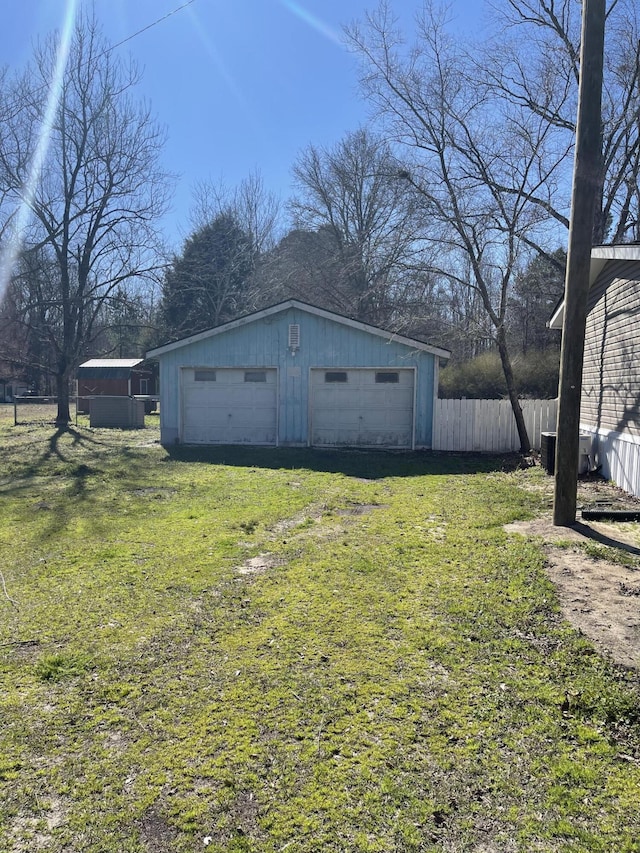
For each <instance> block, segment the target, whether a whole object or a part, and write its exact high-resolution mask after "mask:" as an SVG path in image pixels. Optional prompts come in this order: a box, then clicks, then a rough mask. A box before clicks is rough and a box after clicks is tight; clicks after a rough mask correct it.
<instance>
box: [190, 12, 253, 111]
mask: <svg viewBox="0 0 640 853" xmlns="http://www.w3.org/2000/svg"><path fill="white" fill-rule="evenodd" d="M187 15H188V16H189V18H190V19H191V23H192V24H193V29H194V31H195V33H196V35H197V37H198V38H199V39H200V41H201V42H202V44H203V46H204V48H205V50H206V51H207V53H208V54H209V56H210V57H211V59H212V60H213V62H214V63H215V66H216V68H217V69H218V73H219V74H220V76H221V77H222V79H223V80H224V82H225V83H226V84H227V86H228V87H229V90H230V91H231V92H232V93H233V96H234V97H235V98H236V100H237V101H238V103H239V104H240V106H241V107H242V109H243V110H244V112H245V114H246V116H247V118H249V119H250V120H252V121H253V113H252V110H251V109H250V107H249V103H248V102H247V99H246V98H245V97H244V95H243V94H242V92H241V91H240V89H239V88H238V86H237V85H236V82H235V80H234V79H233V77H232V76H231V74H230V73H229V71H228V70H227V67H226V66H225V64H224V62H223V61H222V57H221V56H220V54H219V52H218V50H217V48H216V46H215V44H214V43H213V41H212V39H211V37H210V36H209V34H208V33H207V31H206V29H205V27H204V26H203V25H202V23H201V22H200V19H199V18H198V15H197V14H196V12H195V10H194V9H193V8H192V7H191V6H189V7H188V8H187Z"/></svg>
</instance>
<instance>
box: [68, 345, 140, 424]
mask: <svg viewBox="0 0 640 853" xmlns="http://www.w3.org/2000/svg"><path fill="white" fill-rule="evenodd" d="M156 393H157V388H156V371H155V369H154V367H153V366H150V365H148V364H147V363H145V360H144V359H142V358H91V359H89V361H85V362H84V363H83V364H81V365H80V367H79V368H78V411H79V412H85V413H86V412H88V411H89V398H90V397H102V396H110V397H141V398H143V399H145V410H146V411H147V412H151V411H155V408H156V399H154V398H156Z"/></svg>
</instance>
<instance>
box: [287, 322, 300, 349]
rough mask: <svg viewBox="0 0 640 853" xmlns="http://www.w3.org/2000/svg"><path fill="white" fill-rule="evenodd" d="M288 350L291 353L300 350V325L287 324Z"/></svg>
mask: <svg viewBox="0 0 640 853" xmlns="http://www.w3.org/2000/svg"><path fill="white" fill-rule="evenodd" d="M289 349H290V350H291V352H295V351H296V350H298V349H300V323H290V324H289Z"/></svg>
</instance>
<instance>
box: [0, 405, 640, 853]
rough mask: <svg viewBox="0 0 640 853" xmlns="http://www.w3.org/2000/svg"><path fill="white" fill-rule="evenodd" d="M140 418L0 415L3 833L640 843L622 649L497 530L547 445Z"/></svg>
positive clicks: (124, 848)
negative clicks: (91, 424) (342, 441)
mask: <svg viewBox="0 0 640 853" xmlns="http://www.w3.org/2000/svg"><path fill="white" fill-rule="evenodd" d="M147 420H149V419H147ZM156 424H157V421H156V422H154V423H152V424H150V425H148V426H147V427H145V429H144V430H136V431H123V430H91V429H89V428H88V427H87V426H86V425H82V424H80V425H79V426H78V427H75V426H74V427H72V428H71V429H70V430H56V429H55V428H53V427H33V428H31V427H25V428H20V427H13V426H12V425H1V426H0V454H1V456H2V459H3V469H2V472H1V473H0V507H1V508H0V520H1V525H0V548H1V549H2V554H3V562H2V565H3V574H4V578H5V581H6V588H7V591H8V592H9V594H10V596H11V598H13V599H14V601H15V602H16V605H17V607H16V606H14V605H13V604H12V603H11V602H9V601H8V600H7V598H6V597H4V598H1V599H0V654H1V658H0V659H1V669H0V672H1V676H0V677H1V678H2V692H1V694H0V719H2V725H1V726H0V849H3V850H4V849H6V850H8V851H11V853H22V851H26V850H29V851H33V850H46V851H48V853H63V851H65V853H66V852H67V851H74V853H81V851H82V853H151V851H154V853H155V851H159V850H163V851H176V853H182V851H184V853H186V851H194V850H199V849H206V850H208V851H216V853H222V851H256V853H258V851H259V853H275V851H281V850H289V851H298V853H311V851H320V850H322V851H329V852H330V851H335V853H338V851H340V853H342V851H385V852H386V851H429V850H433V851H440V850H443V851H444V850H447V851H454V850H456V851H458V850H459V851H463V850H464V851H466V850H478V851H479V850H487V851H488V850H500V851H532V850H537V851H585V850H589V851H603V853H604V851H613V850H615V851H626V853H632V851H638V850H640V846H639V843H638V840H637V839H638V838H639V837H640V817H639V816H640V763H639V761H638V758H639V756H640V740H639V737H638V710H637V709H638V698H639V693H638V681H637V675H636V673H635V672H626V671H623V670H620V669H617V668H615V667H613V666H612V665H610V664H609V663H608V662H607V661H606V660H604V659H603V658H601V657H600V656H598V655H597V654H596V653H595V652H594V649H593V648H592V647H591V646H590V645H589V644H588V643H587V642H586V641H585V640H584V638H582V637H581V636H580V635H579V634H577V633H576V632H575V631H574V630H573V629H571V628H570V627H569V626H568V625H567V624H566V623H565V622H564V621H563V619H562V618H561V616H560V614H559V611H558V607H557V602H556V599H555V594H554V590H553V587H552V586H551V584H550V582H549V581H548V579H547V577H546V575H545V573H544V571H543V559H544V557H543V554H542V552H541V551H540V549H538V548H537V547H536V545H535V544H533V543H532V542H530V541H527V540H525V539H523V538H521V537H518V536H513V537H510V536H508V535H507V534H506V533H505V532H504V530H503V524H504V523H506V522H508V521H512V520H515V519H518V518H523V517H527V516H530V515H533V514H535V513H536V512H538V511H539V510H540V500H541V498H540V497H538V496H537V495H536V493H535V492H533V491H531V490H525V489H524V488H522V482H523V478H529V477H533V478H535V477H536V476H544V475H543V473H542V472H541V471H540V470H539V469H538V470H534V471H526V472H525V471H521V470H518V469H517V467H516V466H514V465H510V464H505V462H508V460H500V459H497V458H491V457H484V458H480V457H476V458H473V457H453V456H445V455H440V456H439V455H430V454H383V453H331V452H328V453H316V452H312V451H306V450H301V451H295V450H292V451H287V450H254V449H249V448H216V449H211V450H195V449H191V448H178V449H176V450H175V451H174V452H172V453H168V452H167V451H166V450H164V449H163V448H161V447H160V445H159V444H158V441H157V438H158V431H157V425H156Z"/></svg>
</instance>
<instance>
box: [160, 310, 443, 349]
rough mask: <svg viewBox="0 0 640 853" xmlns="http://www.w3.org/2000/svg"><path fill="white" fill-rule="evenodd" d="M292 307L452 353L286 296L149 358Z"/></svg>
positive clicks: (408, 343) (412, 344)
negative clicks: (283, 299)
mask: <svg viewBox="0 0 640 853" xmlns="http://www.w3.org/2000/svg"><path fill="white" fill-rule="evenodd" d="M289 308H296V309H298V310H300V311H304V312H306V313H307V314H313V315H315V316H316V317H323V318H325V319H327V320H333V321H334V322H335V323H341V324H342V325H344V326H349V327H351V328H353V329H359V330H360V331H363V332H368V333H369V334H371V335H378V336H379V337H383V338H386V339H387V340H389V341H397V342H398V343H401V344H405V345H406V346H408V347H411V348H412V349H417V350H422V351H424V352H430V353H432V354H433V355H436V356H439V357H440V358H449V357H450V355H451V353H450V352H449V350H446V349H442V348H441V347H435V346H432V345H431V344H428V343H426V342H425V341H418V340H416V339H414V338H407V337H405V336H404V335H398V334H397V333H396V332H392V331H390V330H389V329H382V328H380V327H378V326H371V325H369V324H368V323H363V322H361V321H360V320H352V319H351V318H350V317H345V316H344V315H342V314H336V313H335V312H333V311H327V310H326V308H318V307H317V306H316V305H310V304H308V303H307V302H300V301H299V300H297V299H287V300H286V301H285V302H279V303H277V304H276V305H271V306H269V307H268V308H263V309H262V310H260V311H254V312H252V313H251V314H246V315H245V316H243V317H238V318H237V319H236V320H231V321H230V322H228V323H223V324H222V325H220V326H214V327H213V328H212V329H206V330H205V331H203V332H197V333H196V334H194V335H189V336H188V337H186V338H182V339H180V340H179V341H173V342H171V343H168V344H164V345H163V346H160V347H156V348H155V349H152V350H149V351H148V352H147V358H157V357H158V356H160V355H164V354H165V353H168V352H172V351H173V350H176V349H180V348H181V347H185V346H189V344H193V343H197V342H198V341H202V340H206V339H207V338H212V337H215V336H216V335H221V334H224V333H225V332H228V331H231V330H232V329H237V328H239V327H240V326H245V325H248V324H249V323H255V322H257V321H258V320H261V319H263V318H265V317H271V316H273V315H274V314H279V313H281V312H283V311H287V310H288V309H289Z"/></svg>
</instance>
